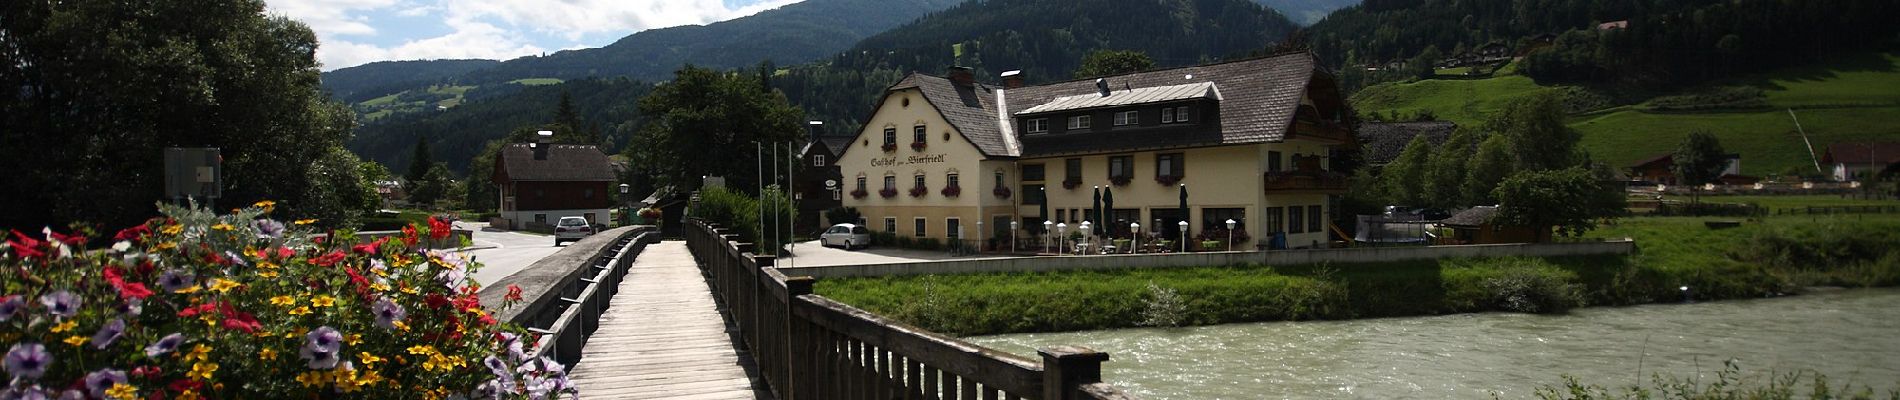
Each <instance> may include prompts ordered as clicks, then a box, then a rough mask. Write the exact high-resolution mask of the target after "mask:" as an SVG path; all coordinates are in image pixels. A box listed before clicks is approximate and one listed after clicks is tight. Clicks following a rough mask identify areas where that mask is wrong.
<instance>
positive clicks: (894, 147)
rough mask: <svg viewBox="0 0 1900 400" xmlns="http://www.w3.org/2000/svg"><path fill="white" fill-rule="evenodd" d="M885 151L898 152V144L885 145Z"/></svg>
mask: <svg viewBox="0 0 1900 400" xmlns="http://www.w3.org/2000/svg"><path fill="white" fill-rule="evenodd" d="M884 151H885V152H892V151H897V144H896V143H885V144H884Z"/></svg>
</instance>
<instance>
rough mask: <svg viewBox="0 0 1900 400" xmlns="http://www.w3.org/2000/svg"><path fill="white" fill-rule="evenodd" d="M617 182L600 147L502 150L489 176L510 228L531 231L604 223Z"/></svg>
mask: <svg viewBox="0 0 1900 400" xmlns="http://www.w3.org/2000/svg"><path fill="white" fill-rule="evenodd" d="M614 178H615V176H614V167H613V163H612V162H611V161H609V160H608V159H607V154H605V153H601V152H600V148H598V147H594V146H593V145H574V144H549V143H515V144H510V145H508V147H503V148H502V149H501V154H500V155H498V156H497V157H495V171H494V173H493V175H492V176H491V179H492V180H493V181H494V182H495V186H497V187H499V189H500V190H499V192H500V195H501V202H500V204H501V217H502V218H503V219H505V220H507V221H506V222H507V224H506V225H507V227H508V229H532V227H531V226H533V225H535V224H542V225H545V224H552V223H554V222H555V221H559V220H560V219H561V217H582V218H587V221H588V222H591V223H594V224H604V223H606V221H607V216H608V214H607V213H608V209H609V208H612V207H613V198H612V194H611V193H610V192H609V187H611V186H613V184H614Z"/></svg>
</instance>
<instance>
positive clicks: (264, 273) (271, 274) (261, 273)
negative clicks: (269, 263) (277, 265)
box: [257, 269, 277, 279]
mask: <svg viewBox="0 0 1900 400" xmlns="http://www.w3.org/2000/svg"><path fill="white" fill-rule="evenodd" d="M257 276H261V277H264V279H271V278H276V277H277V271H275V270H268V269H267V270H263V271H257Z"/></svg>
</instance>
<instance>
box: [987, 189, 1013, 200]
mask: <svg viewBox="0 0 1900 400" xmlns="http://www.w3.org/2000/svg"><path fill="white" fill-rule="evenodd" d="M990 194H993V195H996V198H999V199H1007V198H1009V195H1010V194H1012V193H1011V192H1010V191H1009V188H1006V187H997V188H996V190H991V191H990Z"/></svg>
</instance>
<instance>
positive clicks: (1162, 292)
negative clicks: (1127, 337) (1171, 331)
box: [1140, 282, 1187, 327]
mask: <svg viewBox="0 0 1900 400" xmlns="http://www.w3.org/2000/svg"><path fill="white" fill-rule="evenodd" d="M1142 302H1143V305H1144V307H1145V308H1143V309H1142V310H1141V322H1140V324H1141V325H1142V326H1162V327H1176V326H1181V320H1183V319H1186V318H1187V304H1186V303H1183V302H1182V301H1181V295H1179V294H1176V293H1175V292H1174V289H1169V288H1164V287H1161V286H1160V285H1156V284H1155V283H1154V282H1148V298H1146V299H1142Z"/></svg>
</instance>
